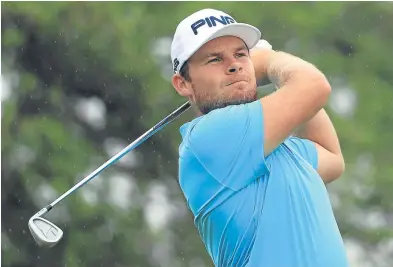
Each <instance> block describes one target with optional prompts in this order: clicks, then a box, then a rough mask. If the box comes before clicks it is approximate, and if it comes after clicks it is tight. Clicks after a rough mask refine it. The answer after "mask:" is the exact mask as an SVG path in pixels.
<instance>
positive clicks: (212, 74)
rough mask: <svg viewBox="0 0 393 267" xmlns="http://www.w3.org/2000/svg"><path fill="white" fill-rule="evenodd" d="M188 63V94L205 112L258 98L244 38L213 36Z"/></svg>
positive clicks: (253, 72)
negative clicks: (215, 37) (189, 79)
mask: <svg viewBox="0 0 393 267" xmlns="http://www.w3.org/2000/svg"><path fill="white" fill-rule="evenodd" d="M188 64H189V75H190V78H191V81H189V82H186V83H188V84H187V87H190V90H189V92H190V95H189V96H188V97H189V98H190V99H191V101H193V102H194V104H195V105H196V106H197V107H198V108H199V110H200V111H201V112H202V113H203V114H206V113H208V112H210V111H211V110H214V109H217V108H223V107H226V106H228V105H234V104H243V103H249V102H252V101H254V100H256V99H257V92H256V87H257V86H256V78H255V71H254V66H253V63H252V61H251V59H250V56H249V51H248V49H247V47H246V45H245V44H244V42H243V41H242V40H241V39H239V38H237V37H233V36H225V37H219V38H217V39H214V40H211V41H209V42H208V43H206V44H205V45H203V46H202V47H201V48H200V49H199V50H198V51H197V52H196V53H195V54H194V55H193V56H192V57H191V58H190V59H189V60H188Z"/></svg>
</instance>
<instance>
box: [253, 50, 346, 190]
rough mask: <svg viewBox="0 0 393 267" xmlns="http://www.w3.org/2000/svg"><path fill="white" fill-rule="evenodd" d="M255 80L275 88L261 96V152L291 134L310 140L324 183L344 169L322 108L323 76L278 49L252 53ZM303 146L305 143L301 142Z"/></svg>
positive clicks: (325, 84) (326, 90)
mask: <svg viewBox="0 0 393 267" xmlns="http://www.w3.org/2000/svg"><path fill="white" fill-rule="evenodd" d="M251 57H252V60H253V62H254V66H255V72H256V76H257V77H258V79H264V80H266V79H267V77H268V76H269V78H270V79H271V81H273V82H275V83H276V86H277V87H279V89H280V90H279V91H277V92H275V93H274V94H272V95H270V96H268V97H264V98H263V99H261V102H262V104H263V110H264V117H265V118H264V120H265V124H264V125H265V142H264V143H265V154H266V155H267V154H268V153H269V152H270V151H272V149H274V148H275V147H276V146H277V144H279V143H281V142H282V141H283V140H284V139H285V138H286V137H288V136H289V135H291V134H292V133H294V135H295V136H297V137H299V138H302V139H307V140H309V141H312V142H313V143H314V145H315V148H316V150H317V155H318V167H317V171H318V173H319V174H320V176H321V177H322V179H323V180H324V182H325V183H329V182H331V181H333V180H335V179H337V178H338V177H339V176H340V175H341V174H342V173H343V171H344V169H345V163H344V158H343V156H342V153H341V148H340V144H339V140H338V137H337V133H336V131H335V129H334V126H333V124H332V122H331V120H330V119H329V117H328V115H327V113H326V111H325V110H324V109H323V108H322V107H323V106H324V105H325V103H326V101H327V98H328V95H329V93H330V86H329V84H328V82H327V80H326V78H325V77H324V75H323V74H322V73H321V72H320V71H319V70H318V69H317V68H316V67H314V66H312V65H311V64H309V63H307V62H305V61H303V60H301V59H299V58H296V57H293V56H290V55H288V54H285V53H282V52H274V51H272V50H270V49H259V50H255V51H253V52H252V55H251ZM304 145H307V144H304Z"/></svg>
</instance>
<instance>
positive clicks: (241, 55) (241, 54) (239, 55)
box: [236, 53, 247, 57]
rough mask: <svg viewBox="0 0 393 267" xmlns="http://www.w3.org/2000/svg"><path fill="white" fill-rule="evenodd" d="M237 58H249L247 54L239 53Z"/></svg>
mask: <svg viewBox="0 0 393 267" xmlns="http://www.w3.org/2000/svg"><path fill="white" fill-rule="evenodd" d="M236 56H237V57H245V56H247V54H246V53H237V54H236Z"/></svg>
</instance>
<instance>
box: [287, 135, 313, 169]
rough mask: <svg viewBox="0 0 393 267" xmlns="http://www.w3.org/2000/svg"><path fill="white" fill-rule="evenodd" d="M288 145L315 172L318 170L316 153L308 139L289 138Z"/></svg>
mask: <svg viewBox="0 0 393 267" xmlns="http://www.w3.org/2000/svg"><path fill="white" fill-rule="evenodd" d="M289 145H290V147H291V148H292V149H295V150H296V152H297V153H299V154H300V156H302V157H303V158H304V159H305V160H306V161H307V162H308V163H309V164H310V165H311V166H312V167H313V168H314V169H315V170H317V168H318V152H317V148H316V146H315V144H314V143H313V142H312V141H310V140H308V139H301V138H298V137H290V138H289Z"/></svg>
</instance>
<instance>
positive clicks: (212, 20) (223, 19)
mask: <svg viewBox="0 0 393 267" xmlns="http://www.w3.org/2000/svg"><path fill="white" fill-rule="evenodd" d="M216 22H218V23H221V24H222V25H227V24H231V23H236V21H235V20H234V19H233V18H231V17H230V16H220V18H217V17H215V16H210V17H206V18H204V19H200V20H197V21H195V22H194V23H193V24H191V29H192V31H193V32H194V35H198V29H199V28H200V27H202V26H203V25H206V24H207V26H209V28H211V27H216V26H217V23H216Z"/></svg>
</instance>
